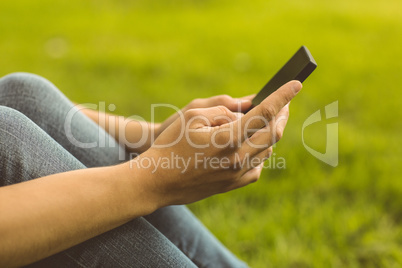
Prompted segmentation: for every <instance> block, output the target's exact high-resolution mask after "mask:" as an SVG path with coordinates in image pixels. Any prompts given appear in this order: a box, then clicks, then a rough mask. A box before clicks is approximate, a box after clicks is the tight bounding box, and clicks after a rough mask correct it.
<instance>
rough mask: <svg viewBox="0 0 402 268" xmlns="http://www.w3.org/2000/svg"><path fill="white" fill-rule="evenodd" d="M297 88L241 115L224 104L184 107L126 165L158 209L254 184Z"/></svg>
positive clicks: (286, 88) (287, 89)
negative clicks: (133, 169)
mask: <svg viewBox="0 0 402 268" xmlns="http://www.w3.org/2000/svg"><path fill="white" fill-rule="evenodd" d="M301 87H302V85H301V83H300V82H298V81H291V82H289V83H287V84H285V85H283V86H282V87H281V88H279V89H278V90H277V91H275V92H274V93H273V94H271V95H270V96H269V97H267V98H266V99H265V100H264V101H263V102H262V103H261V104H260V105H258V106H256V107H254V108H253V109H252V110H250V111H249V112H248V113H247V114H245V115H240V116H239V114H237V113H233V112H231V111H230V110H229V109H227V108H226V107H224V106H216V107H210V108H201V109H190V110H187V111H186V112H185V113H184V114H183V116H181V117H180V118H178V119H176V120H175V121H174V122H173V123H172V124H171V125H170V126H169V127H168V128H167V129H165V130H164V131H163V132H162V133H161V134H160V136H159V137H158V138H157V139H156V140H155V142H154V144H153V145H152V146H151V148H150V149H148V150H147V151H146V152H144V153H143V154H141V155H140V156H139V157H137V158H135V159H133V160H131V161H130V166H131V167H136V169H135V170H137V171H138V169H137V168H139V169H140V170H141V173H142V174H143V176H142V177H143V178H146V179H144V180H146V181H144V182H143V183H145V184H146V185H147V188H148V189H149V190H150V194H151V195H154V198H155V199H154V200H157V202H158V206H159V207H163V206H167V205H174V204H187V203H191V202H195V201H198V200H201V199H203V198H206V197H208V196H211V195H214V194H218V193H222V192H226V191H230V190H232V189H236V188H239V187H242V186H245V185H247V184H249V183H252V182H255V181H257V180H258V178H259V176H260V174H261V170H262V164H263V162H264V160H266V159H267V158H268V157H269V156H270V154H271V153H272V148H271V146H272V145H273V144H274V143H276V142H277V141H278V140H279V139H280V138H281V137H282V135H283V131H284V128H285V126H286V122H287V119H288V116H289V108H288V105H287V104H288V103H289V102H290V100H291V99H292V98H293V97H294V96H296V94H297V93H298V92H299V91H300V89H301Z"/></svg>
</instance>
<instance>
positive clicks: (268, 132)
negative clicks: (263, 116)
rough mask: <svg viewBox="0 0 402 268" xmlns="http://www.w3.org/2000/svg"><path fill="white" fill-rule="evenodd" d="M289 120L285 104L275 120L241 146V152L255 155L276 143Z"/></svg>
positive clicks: (287, 107) (287, 108) (287, 106)
mask: <svg viewBox="0 0 402 268" xmlns="http://www.w3.org/2000/svg"><path fill="white" fill-rule="evenodd" d="M288 118H289V104H286V105H285V106H284V107H283V108H282V109H281V111H280V112H279V113H278V114H277V115H276V117H275V120H271V121H270V123H269V124H268V125H267V126H265V127H263V128H262V129H260V130H258V131H257V132H255V133H254V134H253V135H252V136H251V137H249V138H248V139H246V141H245V142H244V143H243V144H242V146H241V151H244V152H248V153H250V154H251V155H254V154H257V153H259V152H260V151H263V150H265V149H266V148H268V147H271V146H272V145H274V144H275V143H277V142H278V141H279V140H280V139H281V138H282V136H283V132H284V130H285V127H286V124H287V121H288Z"/></svg>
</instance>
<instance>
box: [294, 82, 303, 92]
mask: <svg viewBox="0 0 402 268" xmlns="http://www.w3.org/2000/svg"><path fill="white" fill-rule="evenodd" d="M302 87H303V85H302V83H300V82H296V83H293V89H294V91H295V92H296V93H298V92H299V91H300V90H301V89H302Z"/></svg>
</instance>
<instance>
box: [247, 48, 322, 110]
mask: <svg viewBox="0 0 402 268" xmlns="http://www.w3.org/2000/svg"><path fill="white" fill-rule="evenodd" d="M316 67H317V63H316V62H315V60H314V58H313V56H312V55H311V53H310V51H309V50H308V49H307V47H305V46H302V47H301V48H300V49H299V50H298V51H297V52H296V53H295V54H294V55H293V56H292V57H291V58H290V60H289V61H288V62H287V63H286V64H285V65H283V67H282V68H281V69H280V70H279V71H278V72H277V73H276V74H275V75H274V76H273V77H272V78H271V80H269V81H268V83H267V84H266V85H265V86H264V87H263V88H262V89H261V90H260V92H258V94H257V95H256V96H255V97H254V99H253V100H252V104H253V106H252V107H254V106H257V105H258V104H260V103H261V102H262V101H263V100H264V99H265V98H266V97H268V96H269V95H271V93H273V92H274V91H275V90H277V89H278V88H280V87H281V86H283V85H284V84H286V83H287V82H289V81H291V80H299V81H300V82H301V83H303V81H304V80H306V78H307V77H308V76H309V75H310V74H311V73H312V72H313V71H314V70H315V68H316ZM252 107H251V108H252Z"/></svg>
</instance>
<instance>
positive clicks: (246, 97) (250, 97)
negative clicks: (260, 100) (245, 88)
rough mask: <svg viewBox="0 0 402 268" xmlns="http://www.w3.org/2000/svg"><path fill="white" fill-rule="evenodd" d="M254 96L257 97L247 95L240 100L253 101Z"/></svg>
mask: <svg viewBox="0 0 402 268" xmlns="http://www.w3.org/2000/svg"><path fill="white" fill-rule="evenodd" d="M255 96H257V94H251V95H247V96H244V97H241V98H240V99H242V100H253V99H254V98H255Z"/></svg>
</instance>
